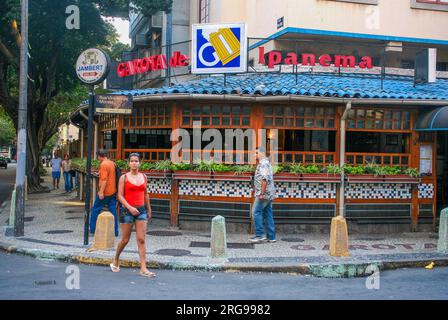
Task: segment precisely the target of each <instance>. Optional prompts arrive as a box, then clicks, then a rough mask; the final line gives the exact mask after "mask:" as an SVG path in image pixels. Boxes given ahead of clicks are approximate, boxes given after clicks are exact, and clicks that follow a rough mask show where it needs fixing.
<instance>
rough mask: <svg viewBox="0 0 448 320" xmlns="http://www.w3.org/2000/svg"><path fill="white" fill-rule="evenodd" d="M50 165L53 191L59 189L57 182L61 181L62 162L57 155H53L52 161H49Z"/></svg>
mask: <svg viewBox="0 0 448 320" xmlns="http://www.w3.org/2000/svg"><path fill="white" fill-rule="evenodd" d="M50 165H51V176H52V177H53V190H56V188H57V189H59V180H60V179H61V165H62V160H61V158H60V157H59V154H55V155H54V157H53V159H51V161H50Z"/></svg>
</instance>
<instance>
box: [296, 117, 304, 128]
mask: <svg viewBox="0 0 448 320" xmlns="http://www.w3.org/2000/svg"><path fill="white" fill-rule="evenodd" d="M296 127H299V128H303V127H304V119H303V118H297V119H296Z"/></svg>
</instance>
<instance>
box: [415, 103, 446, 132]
mask: <svg viewBox="0 0 448 320" xmlns="http://www.w3.org/2000/svg"><path fill="white" fill-rule="evenodd" d="M415 130H416V131H439V130H448V106H446V107H442V108H437V109H435V110H432V111H430V112H427V113H424V114H421V115H420V116H419V117H418V118H417V122H416V125H415Z"/></svg>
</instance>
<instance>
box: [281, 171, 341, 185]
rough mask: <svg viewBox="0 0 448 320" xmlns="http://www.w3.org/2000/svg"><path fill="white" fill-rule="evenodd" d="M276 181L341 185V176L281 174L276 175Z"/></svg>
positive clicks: (327, 174)
mask: <svg viewBox="0 0 448 320" xmlns="http://www.w3.org/2000/svg"><path fill="white" fill-rule="evenodd" d="M274 181H279V182H331V183H340V182H341V175H340V174H330V173H303V174H301V173H299V174H295V173H290V172H280V173H277V174H275V175H274Z"/></svg>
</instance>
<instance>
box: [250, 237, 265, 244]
mask: <svg viewBox="0 0 448 320" xmlns="http://www.w3.org/2000/svg"><path fill="white" fill-rule="evenodd" d="M266 240H267V239H266V237H257V236H255V237H252V238H250V239H249V242H252V243H260V242H265V241H266Z"/></svg>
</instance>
